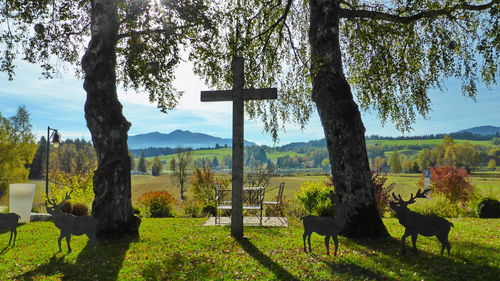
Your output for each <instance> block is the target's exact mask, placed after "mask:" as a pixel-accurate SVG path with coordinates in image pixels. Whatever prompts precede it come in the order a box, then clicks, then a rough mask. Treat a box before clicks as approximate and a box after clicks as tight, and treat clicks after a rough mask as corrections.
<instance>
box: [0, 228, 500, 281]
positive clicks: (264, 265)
mask: <svg viewBox="0 0 500 281" xmlns="http://www.w3.org/2000/svg"><path fill="white" fill-rule="evenodd" d="M451 221H452V222H453V223H454V224H455V228H453V229H452V230H451V233H450V241H451V245H452V250H451V255H450V256H449V257H448V256H446V255H445V256H440V255H439V249H440V244H439V242H438V241H437V240H436V239H435V238H426V237H419V239H418V242H417V247H418V249H419V255H415V254H413V252H412V251H409V252H408V253H407V254H406V255H401V254H400V252H399V250H400V247H401V245H400V242H399V240H398V239H399V237H400V236H401V235H402V233H403V231H404V229H403V227H402V226H400V225H399V223H398V222H397V220H396V219H385V220H384V222H385V224H386V226H387V227H388V230H389V232H390V234H391V235H392V236H393V237H395V238H394V239H385V240H380V241H355V240H349V239H346V238H344V237H340V245H339V254H338V256H337V257H334V256H327V255H326V253H325V252H326V251H325V246H324V239H323V238H322V237H320V236H318V235H316V234H313V236H312V248H313V253H304V252H303V250H302V225H301V224H300V222H299V221H298V220H296V219H292V220H291V221H290V227H288V228H269V227H246V228H245V236H246V237H247V238H248V239H246V240H243V241H241V242H237V241H235V240H234V239H233V238H231V237H230V236H229V228H228V227H203V226H202V225H201V224H202V223H203V222H204V219H143V222H142V224H141V229H140V238H139V239H138V240H137V241H127V240H123V241H118V242H102V243H101V245H100V247H99V248H98V249H97V250H96V252H94V253H93V252H90V251H89V249H88V248H87V247H86V243H87V241H88V239H87V238H86V237H74V238H73V239H72V248H73V252H72V253H70V254H67V255H66V251H65V250H66V246H65V243H63V245H64V246H63V252H62V253H57V236H58V231H57V229H56V228H55V226H54V225H53V224H52V223H51V222H38V223H30V224H27V225H23V226H20V227H19V229H18V230H19V236H18V241H17V245H16V246H15V247H14V248H6V245H7V242H8V235H9V234H8V233H3V234H0V260H1V262H0V279H1V280H62V279H64V280H116V279H117V280H207V279H210V280H234V279H243V280H248V279H250V280H292V279H300V280H497V278H498V276H500V269H499V267H500V264H499V261H500V256H499V253H500V244H499V243H498V239H499V238H500V237H499V235H500V234H499V232H498V229H499V228H500V220H498V219H493V220H492V219H489V220H481V219H451ZM396 238H397V239H396ZM408 240H409V239H408ZM407 242H409V241H407Z"/></svg>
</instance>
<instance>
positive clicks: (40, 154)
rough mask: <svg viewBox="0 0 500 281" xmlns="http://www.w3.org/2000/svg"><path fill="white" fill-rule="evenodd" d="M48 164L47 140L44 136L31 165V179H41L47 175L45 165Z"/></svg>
mask: <svg viewBox="0 0 500 281" xmlns="http://www.w3.org/2000/svg"><path fill="white" fill-rule="evenodd" d="M46 165H47V140H46V139H45V137H44V136H42V137H41V138H40V141H39V142H38V148H37V150H36V153H35V157H34V158H33V162H31V165H30V174H29V178H30V179H39V178H42V177H43V176H44V175H45V166H46Z"/></svg>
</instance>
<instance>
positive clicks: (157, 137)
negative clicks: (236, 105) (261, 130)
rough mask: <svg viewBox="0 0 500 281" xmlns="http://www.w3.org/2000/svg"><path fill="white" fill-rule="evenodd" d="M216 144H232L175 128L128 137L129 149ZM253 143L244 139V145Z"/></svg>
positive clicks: (196, 146) (198, 146)
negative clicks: (173, 129) (164, 131)
mask: <svg viewBox="0 0 500 281" xmlns="http://www.w3.org/2000/svg"><path fill="white" fill-rule="evenodd" d="M216 144H218V145H220V146H224V145H227V146H232V140H231V139H224V138H219V137H214V136H210V135H207V134H202V133H193V132H190V131H182V130H175V131H173V132H171V133H169V134H162V133H159V132H153V133H147V134H141V135H135V136H129V137H128V147H129V148H130V149H140V148H147V147H171V148H177V147H182V148H188V147H191V148H200V147H214V146H215V145H216ZM255 145H257V144H256V143H254V142H250V141H247V140H245V146H255Z"/></svg>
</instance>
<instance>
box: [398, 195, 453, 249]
mask: <svg viewBox="0 0 500 281" xmlns="http://www.w3.org/2000/svg"><path fill="white" fill-rule="evenodd" d="M425 193H426V192H425V191H424V192H421V191H420V189H419V190H418V191H417V194H416V195H415V196H413V193H412V194H411V197H410V200H408V201H404V200H403V199H402V198H401V195H398V197H396V195H395V194H394V192H393V193H392V197H393V198H394V200H396V201H395V202H389V205H390V207H391V209H393V210H394V211H395V212H396V217H397V218H398V220H399V223H400V224H401V225H403V226H404V227H405V233H404V234H403V236H402V237H401V243H402V250H401V252H403V253H404V252H405V240H406V237H408V236H411V240H412V242H413V248H414V250H415V253H417V236H418V235H419V234H420V235H423V236H436V237H437V238H438V240H439V242H441V255H442V254H443V252H444V249H445V248H446V249H447V250H448V256H449V255H450V249H451V245H450V242H449V241H448V233H450V230H451V227H453V223H451V222H449V221H447V220H446V219H444V218H442V217H438V216H435V215H422V214H419V213H416V212H413V211H410V210H409V209H408V205H409V204H413V203H415V199H416V198H426V197H425Z"/></svg>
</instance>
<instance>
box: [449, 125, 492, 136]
mask: <svg viewBox="0 0 500 281" xmlns="http://www.w3.org/2000/svg"><path fill="white" fill-rule="evenodd" d="M464 132H469V133H472V134H477V135H482V136H492V135H496V134H500V127H495V126H480V127H474V128H469V129H465V130H461V131H458V132H457V133H464Z"/></svg>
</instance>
